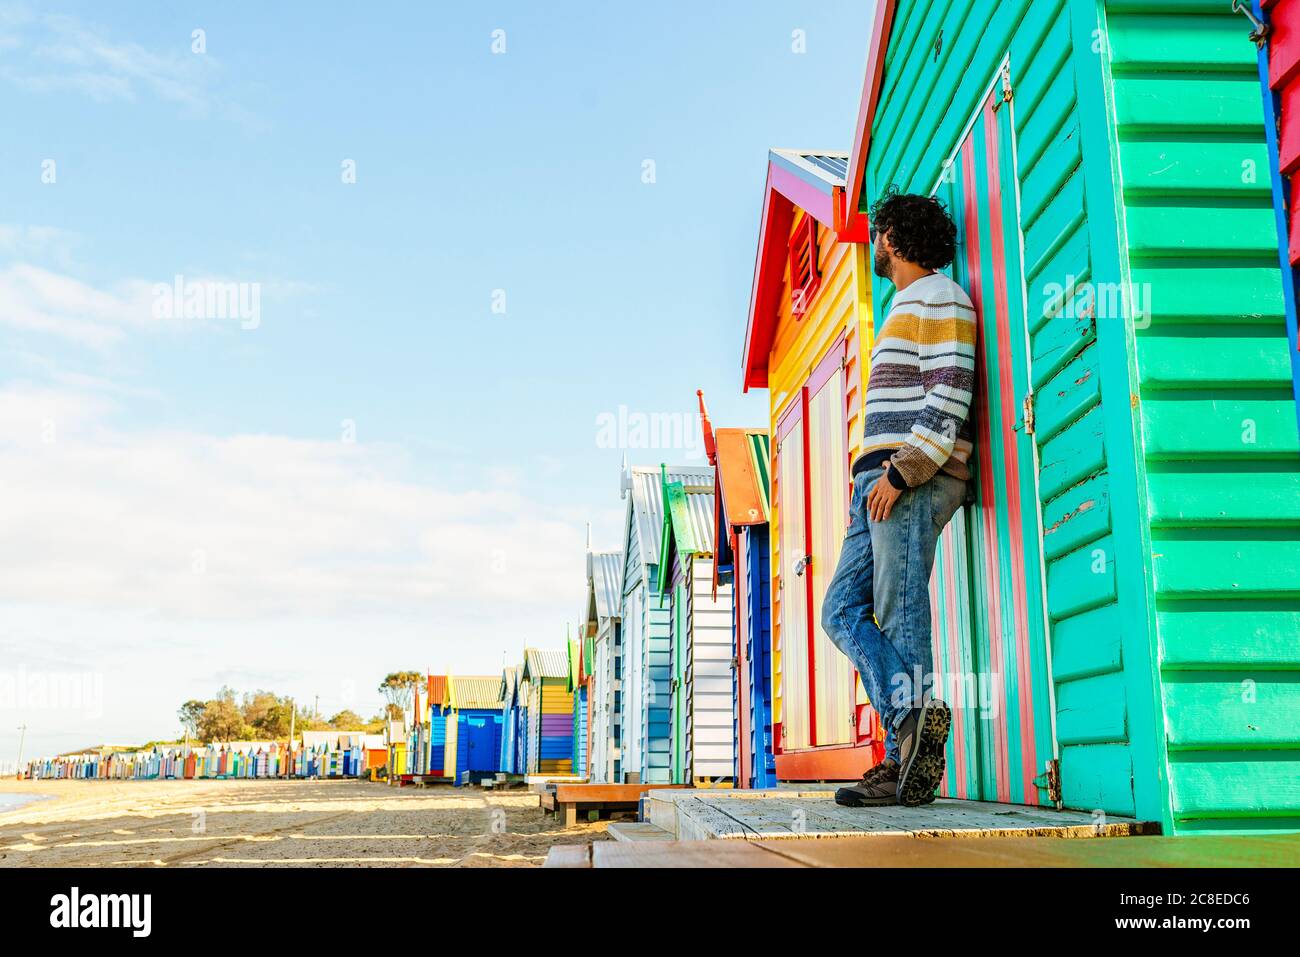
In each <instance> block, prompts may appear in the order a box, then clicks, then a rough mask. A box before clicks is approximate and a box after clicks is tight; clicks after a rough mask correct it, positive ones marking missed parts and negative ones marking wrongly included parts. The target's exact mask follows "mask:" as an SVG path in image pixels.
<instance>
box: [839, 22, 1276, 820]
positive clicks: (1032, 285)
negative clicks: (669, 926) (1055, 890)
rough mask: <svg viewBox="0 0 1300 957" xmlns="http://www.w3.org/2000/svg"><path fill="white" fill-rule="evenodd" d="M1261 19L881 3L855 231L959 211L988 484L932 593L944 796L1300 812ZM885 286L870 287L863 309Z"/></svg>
mask: <svg viewBox="0 0 1300 957" xmlns="http://www.w3.org/2000/svg"><path fill="white" fill-rule="evenodd" d="M1248 31H1249V23H1248V22H1247V21H1246V20H1245V19H1244V18H1242V17H1240V16H1238V15H1237V14H1234V13H1232V12H1231V9H1230V4H1228V3H1226V2H1220V0H1205V2H1191V0H1188V2H1155V0H1145V2H1143V0H1033V2H1027V0H1015V2H1012V0H1003V2H971V0H928V2H924V0H917V2H907V0H898V2H891V0H880V2H879V3H878V5H877V10H876V16H875V24H874V29H873V36H872V39H871V45H870V50H869V54H868V65H867V76H866V82H865V85H864V90H863V95H862V100H861V107H860V112H859V116H858V122H857V128H856V131H855V135H854V141H853V148H852V152H851V155H850V160H849V166H848V171H847V175H846V177H845V179H846V183H845V186H844V187H842V188H839V191H838V192H837V195H836V196H835V201H834V206H835V210H836V223H835V225H836V231H837V235H838V238H839V239H840V240H841V241H845V240H849V241H854V242H860V243H861V242H867V241H868V232H867V228H868V225H869V224H868V211H869V208H870V205H871V203H872V201H873V200H874V199H875V198H877V197H879V196H880V195H881V194H882V193H883V191H884V190H885V189H886V188H887V187H888V186H890V185H894V186H897V187H899V188H900V189H903V190H905V191H910V192H921V193H927V194H930V193H932V194H935V195H937V196H938V197H939V198H941V199H942V200H943V201H944V202H945V203H946V204H947V205H948V208H949V210H950V211H951V212H952V213H953V215H954V218H955V219H956V220H957V223H958V251H957V260H956V262H955V263H954V265H953V267H952V274H953V277H954V278H955V279H956V280H957V281H958V282H960V283H961V284H962V285H963V286H964V287H965V288H966V289H967V290H968V291H969V292H970V294H971V297H972V299H973V300H974V302H975V304H976V307H977V310H978V312H979V335H980V337H979V341H978V342H977V344H976V355H977V363H978V369H979V378H978V385H977V394H976V402H975V408H976V413H975V414H976V419H975V425H976V446H977V451H976V456H975V459H974V461H973V468H972V472H973V481H972V483H971V486H972V496H971V498H970V500H968V503H967V505H966V506H965V507H964V508H963V509H962V510H961V511H959V513H958V516H957V518H956V519H955V520H954V521H953V522H952V523H951V525H950V526H949V528H948V529H947V530H946V532H945V534H944V538H943V541H942V543H941V545H940V549H939V556H938V561H937V563H936V567H935V573H934V578H933V580H932V582H931V601H932V606H933V608H934V621H935V662H936V672H939V673H940V674H938V675H937V676H936V678H937V680H940V681H942V682H943V683H944V684H943V686H944V689H945V693H946V694H948V695H949V696H950V697H952V698H954V699H957V703H958V707H957V708H956V709H955V711H954V716H955V719H956V720H955V723H954V728H953V733H952V735H951V737H950V741H949V755H948V757H949V760H948V777H947V779H946V780H945V782H944V784H943V788H942V790H941V793H942V794H948V795H953V796H958V797H967V798H973V799H982V800H992V801H1002V802H1007V803H1022V804H1049V805H1050V804H1055V805H1057V806H1062V807H1068V808H1075V809H1084V810H1093V811H1095V812H1097V813H1098V814H1099V815H1104V814H1117V815H1125V816H1136V817H1138V818H1140V819H1143V820H1153V821H1158V822H1160V824H1161V825H1162V828H1163V830H1164V831H1165V832H1166V833H1193V832H1243V831H1256V832H1263V831H1284V830H1295V829H1297V828H1300V789H1298V788H1297V787H1296V782H1297V781H1300V722H1297V721H1296V720H1295V715H1296V714H1297V713H1298V710H1300V442H1298V439H1297V429H1296V408H1295V398H1294V395H1293V393H1292V390H1291V371H1290V359H1289V355H1288V342H1287V336H1286V325H1285V310H1284V300H1283V290H1282V274H1281V271H1280V270H1279V268H1278V253H1277V243H1278V236H1277V228H1276V225H1275V220H1274V216H1273V212H1272V205H1271V196H1270V183H1269V174H1268V170H1269V158H1268V154H1267V146H1266V143H1267V139H1266V136H1265V128H1264V120H1263V110H1262V104H1261V96H1260V88H1259V80H1258V76H1257V73H1256V61H1255V48H1254V46H1253V44H1251V43H1250V42H1248V41H1247V39H1246V34H1247V33H1248ZM892 296H893V289H892V287H890V285H889V284H888V283H887V282H884V281H882V280H879V279H876V280H875V287H874V296H873V302H874V312H875V316H874V319H875V322H876V323H877V324H879V323H880V322H881V321H882V319H883V317H884V315H885V314H886V313H887V312H888V309H889V305H890V302H891V299H892Z"/></svg>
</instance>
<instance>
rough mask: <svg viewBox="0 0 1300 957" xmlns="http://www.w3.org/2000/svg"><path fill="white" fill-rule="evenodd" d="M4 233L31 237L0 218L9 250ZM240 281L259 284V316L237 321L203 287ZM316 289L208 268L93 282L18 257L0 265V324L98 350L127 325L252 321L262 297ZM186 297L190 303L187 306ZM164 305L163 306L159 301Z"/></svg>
mask: <svg viewBox="0 0 1300 957" xmlns="http://www.w3.org/2000/svg"><path fill="white" fill-rule="evenodd" d="M38 235H42V234H38ZM6 237H9V240H10V242H9V243H8V245H9V246H13V247H14V248H19V247H23V246H28V247H30V245H31V235H29V234H28V233H25V232H24V231H23V228H22V227H14V226H0V254H3V253H4V252H5V251H6V248H7V246H6ZM27 251H31V250H30V248H29V249H28V250H27ZM178 280H179V282H178ZM241 285H242V286H244V287H256V294H257V295H256V299H257V302H258V319H257V322H256V323H247V322H243V323H239V325H238V326H237V325H236V323H237V322H238V321H239V317H238V316H235V315H227V314H226V313H225V312H223V311H220V310H217V311H214V310H212V309H209V308H208V307H209V305H210V304H209V303H208V302H207V300H206V298H205V296H204V293H205V291H211V290H213V289H220V288H226V289H230V288H232V287H238V286H241ZM248 291H249V290H247V289H246V290H245V292H248ZM318 292H320V289H319V287H317V286H315V285H313V284H311V283H306V282H301V281H298V280H292V279H271V280H266V281H262V280H251V281H250V280H248V279H245V278H242V277H236V276H221V275H215V274H212V273H201V274H197V275H195V274H190V275H184V276H179V277H178V276H177V275H175V274H171V275H166V276H159V277H156V278H154V279H144V278H131V279H123V280H118V281H115V282H112V283H108V284H105V285H102V286H96V285H92V284H90V283H88V282H85V281H83V280H81V279H78V278H76V277H75V276H71V275H68V274H66V273H65V272H56V271H54V270H51V269H46V268H44V267H43V266H38V265H35V264H33V263H31V262H24V261H16V262H13V263H11V264H10V265H8V266H3V267H0V325H8V326H12V327H15V328H17V329H20V330H24V331H27V332H37V333H43V334H46V335H50V336H54V337H57V338H59V339H62V340H64V341H67V342H71V343H75V344H77V345H80V346H85V347H88V348H91V349H96V350H101V351H102V350H105V349H108V348H110V347H112V346H114V345H116V344H117V343H119V342H121V341H122V340H123V339H124V338H125V337H126V336H127V334H128V332H130V331H131V330H132V329H139V330H145V329H152V330H155V331H162V330H169V331H170V330H194V329H201V328H202V329H215V328H218V327H221V326H222V325H225V326H226V327H229V328H236V327H241V328H245V329H249V328H255V327H256V326H257V325H260V323H261V305H260V304H261V303H262V302H263V301H269V302H275V303H278V304H284V303H285V302H287V301H288V300H290V299H296V298H300V297H304V296H310V295H313V294H316V293H318ZM194 297H197V298H194ZM191 298H194V302H193V303H192V305H193V307H194V308H188V306H189V305H191V303H190V302H189V300H190V299H191ZM163 300H165V302H164V301H163ZM218 304H221V303H218ZM162 305H165V306H166V307H167V308H165V309H161V308H160V306H162Z"/></svg>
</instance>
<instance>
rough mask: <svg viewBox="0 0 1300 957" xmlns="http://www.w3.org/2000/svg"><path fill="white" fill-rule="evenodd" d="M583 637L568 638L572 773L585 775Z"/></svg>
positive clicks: (588, 750) (588, 744)
mask: <svg viewBox="0 0 1300 957" xmlns="http://www.w3.org/2000/svg"><path fill="white" fill-rule="evenodd" d="M585 644H586V639H584V638H571V639H570V640H569V685H568V688H569V694H570V695H571V696H572V697H573V729H572V730H573V773H574V774H576V775H577V776H578V777H581V778H585V777H587V764H588V761H589V759H590V757H591V741H590V739H589V738H588V737H587V700H588V694H587V692H588V691H589V690H590V682H589V680H588V668H587V664H588V663H587V662H586V660H585V656H584V653H583V646H584V645H585Z"/></svg>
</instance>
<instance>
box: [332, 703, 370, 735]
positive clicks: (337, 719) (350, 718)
mask: <svg viewBox="0 0 1300 957" xmlns="http://www.w3.org/2000/svg"><path fill="white" fill-rule="evenodd" d="M330 727H331V728H333V729H334V730H335V731H364V730H365V729H366V722H365V721H363V720H362V718H361V715H359V714H357V713H356V712H355V711H349V710H348V709H347V708H344V709H343V710H342V711H340V712H339V713H338V714H336V715H335V716H334V717H332V718H330Z"/></svg>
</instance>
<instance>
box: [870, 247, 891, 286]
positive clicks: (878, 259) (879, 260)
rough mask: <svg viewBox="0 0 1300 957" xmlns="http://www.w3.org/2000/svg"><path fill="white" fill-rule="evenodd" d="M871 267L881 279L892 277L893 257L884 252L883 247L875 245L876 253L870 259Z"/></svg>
mask: <svg viewBox="0 0 1300 957" xmlns="http://www.w3.org/2000/svg"><path fill="white" fill-rule="evenodd" d="M871 268H872V271H873V272H875V274H876V275H877V276H879V277H880V278H881V279H893V277H894V259H893V257H892V256H890V255H889V253H887V252H885V247H883V246H877V247H876V254H875V256H873V257H872V260H871Z"/></svg>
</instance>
